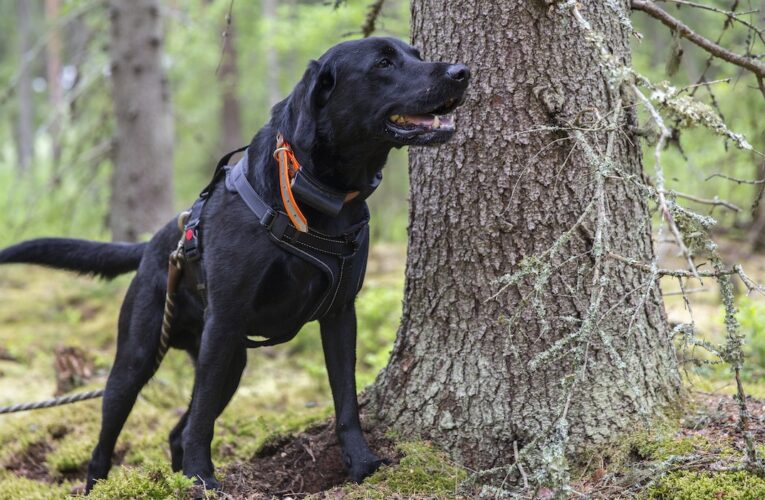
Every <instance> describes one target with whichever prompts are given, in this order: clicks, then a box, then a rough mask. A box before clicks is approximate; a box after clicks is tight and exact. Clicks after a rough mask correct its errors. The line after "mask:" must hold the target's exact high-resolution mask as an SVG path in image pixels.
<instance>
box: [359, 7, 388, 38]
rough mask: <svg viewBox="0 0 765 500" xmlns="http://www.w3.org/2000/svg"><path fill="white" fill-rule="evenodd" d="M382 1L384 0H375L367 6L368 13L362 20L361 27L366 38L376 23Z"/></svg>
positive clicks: (372, 31) (373, 29)
mask: <svg viewBox="0 0 765 500" xmlns="http://www.w3.org/2000/svg"><path fill="white" fill-rule="evenodd" d="M384 3H385V0H375V3H373V4H372V5H370V6H369V13H368V14H367V18H366V20H365V21H364V25H363V26H362V27H361V33H362V34H363V35H364V38H368V37H369V36H371V35H372V33H374V31H375V24H377V18H378V17H379V16H380V11H382V6H383V4H384Z"/></svg>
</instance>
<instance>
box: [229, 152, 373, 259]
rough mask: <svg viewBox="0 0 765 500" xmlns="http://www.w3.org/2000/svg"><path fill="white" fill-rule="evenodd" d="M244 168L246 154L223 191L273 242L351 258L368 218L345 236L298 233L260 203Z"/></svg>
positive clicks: (263, 202) (272, 210)
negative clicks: (238, 199)
mask: <svg viewBox="0 0 765 500" xmlns="http://www.w3.org/2000/svg"><path fill="white" fill-rule="evenodd" d="M246 166H247V153H245V155H244V156H243V157H242V159H241V160H239V162H238V163H237V164H236V165H235V166H234V167H232V168H231V169H230V170H229V171H228V175H226V188H228V190H229V191H235V192H237V193H238V194H239V196H240V197H241V198H242V201H244V203H245V205H247V207H248V208H249V209H250V210H251V211H252V213H253V214H255V217H256V218H257V219H258V220H259V221H260V223H261V224H262V225H263V227H265V228H266V230H268V232H269V233H270V234H271V236H272V237H273V238H274V239H276V240H278V241H281V242H284V243H288V244H291V245H296V246H299V247H303V248H305V249H307V250H309V251H311V250H313V251H318V252H321V253H324V254H328V255H335V256H338V257H341V256H346V255H351V254H353V253H355V252H356V250H358V248H359V246H360V244H361V241H360V239H361V236H362V231H360V229H361V228H362V227H363V226H365V225H366V224H367V223H368V222H369V219H368V217H367V218H365V219H364V220H362V221H360V222H359V223H357V224H354V226H352V227H351V228H349V230H347V231H346V233H345V235H344V236H329V235H326V234H323V233H320V232H318V231H316V230H314V229H310V230H308V231H307V232H303V231H300V230H298V229H297V228H296V227H295V226H294V225H293V224H292V223H291V221H290V218H289V217H288V216H287V215H286V214H284V213H283V212H279V211H276V210H274V209H273V208H271V206H269V205H268V204H267V203H266V202H265V201H263V198H261V197H260V195H259V194H258V193H257V191H255V189H254V188H253V187H252V185H250V182H249V181H248V180H247V175H246Z"/></svg>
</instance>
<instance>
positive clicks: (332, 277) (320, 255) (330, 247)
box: [179, 147, 382, 347]
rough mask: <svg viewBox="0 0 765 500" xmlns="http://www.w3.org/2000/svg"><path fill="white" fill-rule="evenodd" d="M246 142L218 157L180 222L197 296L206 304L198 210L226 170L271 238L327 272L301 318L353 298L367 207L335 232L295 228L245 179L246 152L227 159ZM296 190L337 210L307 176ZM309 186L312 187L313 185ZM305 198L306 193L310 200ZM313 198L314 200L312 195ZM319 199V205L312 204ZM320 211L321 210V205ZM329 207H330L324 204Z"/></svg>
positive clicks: (361, 270) (231, 187)
mask: <svg viewBox="0 0 765 500" xmlns="http://www.w3.org/2000/svg"><path fill="white" fill-rule="evenodd" d="M245 149H246V147H243V148H240V149H237V150H235V151H232V152H231V153H228V154H227V155H226V156H224V157H223V158H221V160H220V161H219V162H218V165H217V167H216V169H215V174H214V175H213V179H212V181H211V182H210V184H208V185H207V187H205V189H204V190H202V192H201V193H200V195H199V198H198V199H197V200H196V201H195V202H194V204H193V205H192V206H191V210H190V212H189V215H188V218H187V219H186V220H185V223H184V224H183V236H182V239H181V242H180V243H179V247H180V248H182V256H183V260H184V263H185V267H186V268H187V269H188V270H190V271H191V274H192V275H193V279H194V281H195V287H196V290H197V292H198V293H199V295H200V297H201V299H202V302H203V304H204V306H205V308H206V307H207V288H206V284H205V276H204V269H203V267H202V265H201V261H200V259H201V257H202V241H201V233H202V226H201V221H202V214H203V211H204V206H205V204H206V203H207V200H208V199H209V197H210V194H211V193H212V190H213V188H214V186H215V185H216V184H217V182H218V181H219V180H220V179H221V178H222V177H224V176H225V185H226V189H227V190H228V191H230V192H234V193H237V194H238V195H239V197H240V198H241V199H242V201H243V202H244V204H245V205H247V207H248V208H249V209H250V210H251V211H252V213H253V214H254V215H255V218H256V219H257V220H258V221H259V222H260V224H261V225H262V226H263V227H264V228H265V230H266V231H268V234H269V236H270V238H271V240H272V241H273V242H274V243H275V244H276V245H278V246H279V247H280V248H281V249H282V250H284V251H286V252H289V253H291V254H292V255H295V256H297V257H300V258H301V259H303V260H305V261H307V262H309V263H310V264H312V265H314V266H316V267H317V268H318V269H320V270H321V271H322V272H323V273H324V275H325V276H326V278H327V280H328V283H329V286H328V287H327V289H326V291H325V292H324V294H323V296H322V298H321V300H320V301H319V303H318V305H317V306H316V307H315V308H314V310H313V311H312V312H311V314H309V315H308V317H306V318H305V320H304V321H303V323H307V322H309V321H313V320H317V319H320V318H322V317H324V316H325V315H326V314H327V313H329V312H331V311H333V310H334V309H335V308H337V307H341V306H343V305H345V304H347V303H348V302H350V301H352V300H353V298H354V297H355V296H356V294H357V293H358V292H359V290H360V289H361V285H362V282H363V279H364V274H365V272H366V263H367V256H368V252H369V210H368V208H367V206H366V203H365V204H364V213H365V215H364V217H363V218H362V220H360V221H358V222H356V223H354V224H353V225H351V226H350V227H348V228H346V230H345V231H343V232H342V233H341V234H339V235H328V234H324V233H321V232H319V231H316V230H314V229H309V230H308V232H300V231H298V230H297V229H296V228H295V226H293V225H292V223H291V222H290V220H289V218H288V217H287V215H286V214H285V213H284V212H281V211H279V210H276V209H274V208H273V207H271V206H270V205H268V204H267V203H266V202H265V201H263V198H261V197H260V195H259V194H258V193H257V191H255V189H254V188H253V187H252V185H251V184H250V183H249V181H248V180H247V175H246V173H247V158H248V157H247V153H245V154H244V156H243V157H242V159H240V160H239V162H238V163H237V164H236V165H234V166H233V167H232V166H229V165H228V162H229V160H230V159H231V157H232V156H233V155H234V154H236V153H239V152H241V151H243V150H245ZM381 178H382V175H381V174H378V176H377V177H376V178H375V180H374V182H373V183H372V184H370V186H369V187H368V188H367V189H366V190H364V191H363V192H362V193H360V195H359V199H360V200H364V199H366V198H367V197H368V196H369V195H370V194H372V192H373V191H374V190H375V189H376V188H377V186H378V185H379V183H380V179H381ZM309 181H310V182H307V183H305V184H304V185H303V186H302V187H303V189H301V190H300V191H302V192H308V193H310V194H308V195H302V194H298V193H296V194H298V196H299V197H300V199H301V201H304V202H305V203H307V204H310V205H311V206H314V207H315V208H317V209H319V210H322V208H321V206H320V205H322V204H323V205H324V206H327V207H331V208H332V209H333V212H334V214H333V215H336V214H337V210H335V209H336V202H335V200H334V199H328V198H329V197H333V198H336V197H337V195H336V194H335V193H336V192H335V191H333V190H331V189H330V188H328V187H326V186H324V185H323V184H321V183H319V182H318V181H317V180H316V179H314V178H310V177H309ZM312 186H313V187H312ZM309 198H311V199H310V200H309ZM313 200H317V201H313ZM317 205H319V206H317ZM322 211H324V210H322ZM327 211H329V210H327ZM296 334H297V332H294V333H293V334H292V335H290V336H288V337H278V338H272V339H266V340H260V341H256V340H251V339H248V340H247V347H262V346H268V345H276V344H280V343H283V342H287V341H288V340H290V339H291V338H292V337H294V335H296Z"/></svg>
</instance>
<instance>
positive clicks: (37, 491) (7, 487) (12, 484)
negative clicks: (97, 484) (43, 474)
mask: <svg viewBox="0 0 765 500" xmlns="http://www.w3.org/2000/svg"><path fill="white" fill-rule="evenodd" d="M70 490H71V485H70V484H69V483H63V484H58V485H56V484H47V483H42V482H39V481H33V480H31V479H27V478H25V477H18V476H15V475H13V474H11V473H9V472H0V496H1V497H3V498H23V499H35V500H49V499H50V500H59V499H61V498H63V497H66V496H67V495H68V494H69V493H70Z"/></svg>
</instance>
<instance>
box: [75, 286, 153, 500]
mask: <svg viewBox="0 0 765 500" xmlns="http://www.w3.org/2000/svg"><path fill="white" fill-rule="evenodd" d="M137 281H138V280H137V279H136V280H134V282H133V284H132V285H131V289H130V290H129V291H128V295H127V297H126V299H125V303H124V304H123V308H122V311H121V313H120V325H119V330H120V331H119V337H118V345H117V356H116V359H115V360H114V366H113V367H112V370H111V372H110V373H109V379H108V381H107V382H106V389H105V391H104V400H103V403H102V418H101V433H100V435H99V438H98V444H97V445H96V447H95V449H94V450H93V455H92V457H91V460H90V464H88V480H87V483H86V486H85V490H86V491H87V492H89V491H90V490H91V489H92V488H93V486H94V485H95V482H96V481H97V480H99V479H104V478H105V477H106V476H107V475H108V474H109V469H110V468H111V466H112V454H113V453H114V446H115V444H116V442H117V437H118V436H119V434H120V432H121V431H122V426H123V425H124V424H125V421H126V420H127V417H128V415H129V414H130V410H131V409H132V408H133V405H134V404H135V400H136V397H137V396H138V393H139V392H140V391H141V388H143V386H144V385H145V384H146V382H148V381H149V379H150V378H151V376H152V374H153V373H154V362H155V355H156V352H157V348H158V346H159V336H160V331H161V324H162V310H163V304H162V302H161V301H157V300H156V295H155V294H154V293H152V291H146V290H144V289H142V288H143V287H141V286H140V285H139V284H137V283H136V282H137ZM139 289H141V290H139ZM139 292H141V293H139Z"/></svg>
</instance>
